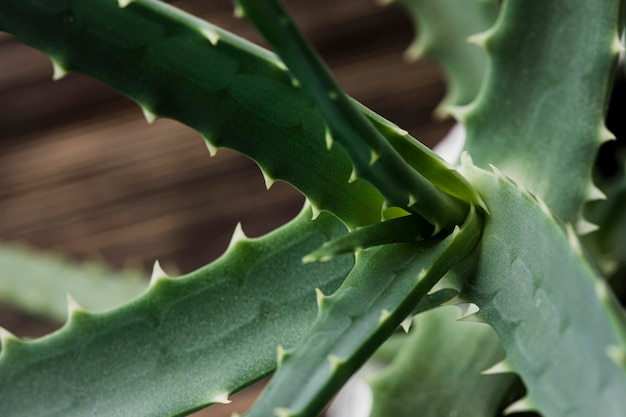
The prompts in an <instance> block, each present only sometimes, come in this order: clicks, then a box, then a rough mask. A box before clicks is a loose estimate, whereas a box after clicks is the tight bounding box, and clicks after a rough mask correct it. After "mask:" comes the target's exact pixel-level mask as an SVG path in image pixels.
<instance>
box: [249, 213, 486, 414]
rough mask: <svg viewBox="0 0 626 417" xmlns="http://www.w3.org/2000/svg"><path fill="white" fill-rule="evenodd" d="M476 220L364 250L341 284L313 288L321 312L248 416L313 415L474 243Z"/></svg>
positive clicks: (283, 355) (281, 354) (283, 360)
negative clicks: (331, 289) (445, 232)
mask: <svg viewBox="0 0 626 417" xmlns="http://www.w3.org/2000/svg"><path fill="white" fill-rule="evenodd" d="M480 229H481V221H480V219H479V217H478V216H477V215H476V213H475V211H474V210H473V209H472V210H471V212H470V215H469V216H468V219H467V220H466V222H465V223H464V224H463V226H462V227H461V228H460V229H459V228H458V227H457V228H456V229H455V231H454V232H453V233H452V234H451V235H449V236H448V237H447V238H445V239H444V240H440V241H438V240H433V241H424V242H421V243H405V244H402V243H400V244H391V245H385V246H381V247H377V248H372V249H368V250H365V251H363V252H362V253H361V254H360V255H359V256H358V257H357V261H356V264H355V267H354V269H353V270H352V272H351V273H350V275H348V277H347V278H346V280H345V281H344V283H343V284H342V286H341V287H340V288H339V289H338V290H337V292H335V293H334V294H332V295H330V296H324V295H323V294H319V293H318V304H319V313H318V317H317V320H316V321H315V323H314V324H313V327H312V328H311V330H310V331H309V332H308V333H307V335H306V336H305V337H304V338H303V339H302V341H301V342H300V343H299V345H298V346H297V347H296V348H295V349H294V350H293V351H284V350H281V351H279V364H278V370H277V372H276V374H275V375H274V377H273V378H272V380H271V381H270V383H269V385H268V387H267V388H266V390H265V391H264V393H263V394H262V395H261V398H260V399H259V400H258V401H257V403H256V404H255V405H254V406H253V408H252V410H251V411H250V412H249V413H248V414H247V417H257V416H258V417H267V416H271V415H273V414H274V415H276V416H279V417H305V416H308V417H314V416H316V415H317V414H318V413H319V412H321V410H322V409H323V407H324V406H325V405H326V403H327V402H328V401H330V399H331V398H332V396H333V395H334V394H335V393H336V392H337V391H338V390H339V388H340V387H341V386H342V385H343V384H344V383H345V382H346V380H347V379H348V378H349V377H350V376H351V375H352V374H353V373H354V372H356V371H357V370H358V368H359V367H360V366H361V365H362V364H363V363H364V362H365V361H366V360H367V358H368V357H369V356H370V355H371V354H372V353H373V352H374V351H375V350H376V348H377V347H378V346H380V345H381V344H382V343H383V342H384V341H385V340H386V339H387V338H388V337H389V336H391V334H392V333H393V332H394V330H395V329H396V328H397V327H398V326H399V325H400V323H401V322H402V320H404V319H405V318H406V317H407V316H408V315H409V314H410V313H411V311H412V310H413V308H414V307H415V306H416V305H417V304H418V302H419V301H420V300H421V299H422V298H423V297H424V296H425V295H426V294H427V293H428V292H429V291H430V290H431V288H432V287H433V286H434V285H435V284H436V283H437V282H438V281H439V279H440V278H441V277H442V276H443V275H444V274H445V273H446V272H448V271H449V270H450V269H451V268H452V267H453V266H454V265H456V264H457V263H458V262H460V261H461V260H462V259H463V258H465V256H467V255H468V254H469V253H470V252H471V251H472V250H473V249H474V248H475V245H476V243H477V242H478V240H479V237H480Z"/></svg>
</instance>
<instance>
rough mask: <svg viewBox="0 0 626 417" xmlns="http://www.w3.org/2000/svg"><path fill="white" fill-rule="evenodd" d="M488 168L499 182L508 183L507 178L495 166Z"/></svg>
mask: <svg viewBox="0 0 626 417" xmlns="http://www.w3.org/2000/svg"><path fill="white" fill-rule="evenodd" d="M489 168H491V171H492V172H493V173H494V175H495V176H496V177H498V179H499V180H501V181H506V182H509V179H508V178H507V176H506V175H504V174H503V173H502V171H500V170H499V169H498V168H497V167H496V166H495V165H492V164H489Z"/></svg>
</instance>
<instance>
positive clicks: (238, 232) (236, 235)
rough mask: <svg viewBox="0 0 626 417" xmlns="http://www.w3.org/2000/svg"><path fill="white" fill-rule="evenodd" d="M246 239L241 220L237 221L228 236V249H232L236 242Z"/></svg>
mask: <svg viewBox="0 0 626 417" xmlns="http://www.w3.org/2000/svg"><path fill="white" fill-rule="evenodd" d="M246 239H248V236H246V234H245V233H244V232H243V227H241V222H237V226H235V230H234V231H233V235H232V236H231V238H230V242H229V243H228V250H230V249H232V248H233V247H234V246H235V245H236V244H237V243H239V242H241V241H244V240H246Z"/></svg>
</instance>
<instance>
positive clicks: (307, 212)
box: [0, 0, 626, 417]
mask: <svg viewBox="0 0 626 417" xmlns="http://www.w3.org/2000/svg"><path fill="white" fill-rule="evenodd" d="M400 3H402V4H403V5H404V6H406V8H407V10H408V11H409V13H410V15H411V16H412V17H414V19H415V21H416V23H417V25H418V26H419V27H420V36H419V38H418V40H417V41H416V43H414V45H413V46H412V47H411V48H410V49H409V53H408V55H409V56H411V57H413V58H416V57H417V56H419V55H423V54H425V55H428V56H430V57H432V58H434V59H436V60H437V61H439V62H440V63H441V65H442V67H443V68H444V70H445V72H446V74H447V76H448V81H449V93H448V96H447V97H446V99H445V100H444V102H443V103H442V104H441V106H440V107H439V109H438V114H440V115H447V114H449V115H453V116H454V117H456V118H457V120H458V121H459V122H461V123H462V124H463V125H464V127H465V129H466V132H467V138H466V141H465V145H464V153H463V155H462V157H461V158H460V160H459V162H458V164H455V165H450V164H448V163H446V162H444V161H443V160H442V159H441V158H440V157H438V156H437V155H436V154H435V153H433V152H432V151H430V150H429V149H428V148H426V147H425V146H424V145H422V144H420V143H419V142H418V141H416V140H414V139H413V138H412V137H410V136H409V135H408V133H407V132H406V131H404V130H402V129H401V128H399V127H398V126H396V125H394V124H392V123H391V122H389V121H387V120H385V119H383V118H382V117H380V116H378V115H376V114H375V113H373V112H372V111H370V110H368V109H367V108H365V107H363V106H362V105H360V104H359V103H357V102H355V101H354V100H353V99H351V98H350V97H348V96H347V95H346V94H345V93H344V92H343V91H342V90H341V88H340V86H338V85H337V83H336V81H335V80H334V79H333V77H332V75H331V74H330V72H329V71H328V70H327V69H326V68H325V67H324V65H323V64H322V62H321V60H320V59H319V58H318V56H317V55H316V53H315V52H314V51H313V50H312V49H311V47H310V46H309V45H308V43H307V42H306V40H305V39H304V37H303V36H302V34H301V33H300V31H299V29H298V28H297V27H296V25H295V23H294V21H293V20H292V18H291V17H290V15H289V14H288V13H287V11H286V10H285V9H284V7H283V6H282V5H281V4H280V3H279V2H278V1H277V0H239V1H237V2H236V4H235V13H236V15H238V16H240V17H242V18H246V19H249V20H250V22H251V23H252V24H253V25H254V26H255V27H256V28H257V30H258V31H259V32H260V33H261V34H262V35H263V37H264V38H265V39H266V41H267V42H268V43H269V45H271V47H272V48H273V49H274V51H275V53H272V52H268V51H266V50H264V49H262V48H260V47H257V46H254V45H252V44H251V43H249V42H247V41H245V40H242V39H240V38H238V37H236V36H235V35H232V34H230V33H228V32H226V31H224V30H222V29H220V28H218V27H216V26H213V25H211V24H210V23H207V22H205V21H203V20H200V19H198V18H195V17H193V16H191V15H188V14H186V13H184V12H182V11H179V10H177V9H175V8H173V7H172V6H169V5H167V4H165V3H163V2H160V1H156V0H119V1H117V0H3V1H2V2H1V3H0V30H2V31H5V32H7V33H9V34H12V35H13V36H15V37H16V38H18V39H19V40H21V41H23V42H25V43H26V44H29V45H32V46H33V47H35V48H37V49H40V50H41V51H43V52H45V53H46V54H47V55H48V56H49V57H50V58H51V60H52V62H53V65H54V77H55V78H62V76H63V75H64V74H66V73H67V72H70V71H76V72H81V73H84V74H87V75H89V76H92V77H94V78H96V79H98V80H101V81H102V82H104V83H106V84H108V85H110V86H112V87H114V88H115V89H117V90H119V91H120V92H121V93H123V94H125V95H127V96H129V97H130V98H132V99H133V100H135V101H136V102H137V103H138V104H139V105H140V106H141V108H142V109H143V111H144V113H145V115H146V118H147V119H148V121H149V122H150V121H152V120H154V119H155V118H157V117H169V118H173V119H175V120H178V121H180V122H182V123H184V124H186V125H188V126H190V127H192V128H194V129H196V130H197V131H198V132H200V134H202V136H203V137H204V140H205V142H206V144H207V147H208V148H209V151H210V152H211V153H212V154H214V153H215V152H217V151H218V149H219V148H221V147H227V148H231V149H234V150H237V151H239V152H241V153H243V154H245V155H247V156H249V157H250V158H252V159H253V160H254V161H255V162H256V163H257V164H258V165H259V167H260V168H261V171H262V173H263V175H264V177H265V180H266V183H267V185H268V187H269V186H271V184H272V183H273V182H274V181H277V180H281V181H286V182H288V183H290V184H292V185H293V186H294V187H295V188H296V189H298V190H299V191H300V192H301V193H302V194H303V195H304V196H305V197H306V199H307V204H306V206H305V208H304V209H303V211H302V213H301V214H300V215H298V216H297V217H296V218H295V219H294V220H292V221H291V222H289V223H288V224H286V225H284V226H282V227H280V228H278V229H277V230H275V231H273V232H271V233H269V234H268V235H266V236H263V237H260V238H254V239H250V238H247V237H246V236H245V235H244V234H243V233H242V232H241V229H239V228H238V229H237V230H236V231H235V233H234V235H233V238H232V241H231V244H230V246H229V248H228V250H227V251H226V252H225V253H224V255H223V256H222V257H221V258H219V259H218V260H216V261H215V262H213V263H211V264H209V265H207V266H205V267H203V268H201V269H199V270H197V271H195V272H192V273H190V274H187V275H184V276H180V277H168V276H167V275H166V274H165V273H164V272H163V271H162V270H161V269H160V267H158V264H157V265H156V266H155V270H154V273H153V276H152V279H151V281H150V284H149V286H148V287H147V289H145V291H144V292H143V293H142V294H141V295H139V296H137V297H136V298H134V299H132V300H131V301H128V302H126V303H125V304H123V305H122V306H121V307H118V308H114V309H112V310H107V311H105V312H93V311H89V310H87V309H84V308H82V307H81V306H79V305H78V304H77V303H76V302H74V301H73V300H72V299H71V298H70V299H69V301H68V310H69V314H68V319H67V321H66V323H65V325H64V326H63V327H62V328H61V329H60V330H58V331H56V332H54V333H52V334H50V335H48V336H45V337H42V338H39V339H35V340H23V339H19V338H17V337H15V336H13V335H12V334H10V333H9V332H8V331H6V330H0V341H1V348H0V349H1V350H0V415H2V416H63V417H67V416H81V417H83V416H99V417H100V416H179V415H186V414H189V413H191V412H192V411H194V410H197V409H200V408H203V407H205V406H207V405H209V404H211V403H220V402H227V401H228V397H229V396H230V395H231V394H232V393H234V392H236V391H238V390H241V389H242V388H244V387H246V386H248V385H250V384H252V383H253V382H255V381H258V380H259V379H261V378H263V377H265V376H267V375H269V374H271V373H272V372H274V375H273V377H272V379H271V380H270V382H269V384H268V386H267V388H266V389H265V391H264V392H263V394H262V395H261V397H260V398H259V399H258V401H257V402H256V403H255V405H254V406H253V407H252V409H251V410H250V411H249V412H248V413H247V414H246V416H249V417H253V416H258V417H271V416H276V417H303V416H311V417H313V416H316V415H318V414H319V413H321V412H322V411H323V409H324V408H325V406H326V405H327V404H328V403H329V402H330V401H331V399H332V398H333V396H334V395H335V394H336V392H337V391H338V390H339V389H340V388H341V386H342V385H343V384H344V383H345V382H346V381H347V380H348V379H349V378H350V376H351V375H352V374H354V373H355V372H356V371H357V370H358V369H359V368H360V367H361V366H362V365H363V364H364V363H365V362H366V361H367V360H368V359H369V358H370V357H371V356H372V355H373V354H374V353H375V352H376V350H377V349H378V348H379V347H380V346H381V345H382V344H383V343H384V342H385V341H386V340H388V339H393V340H397V341H399V346H400V347H399V348H397V352H396V354H395V355H394V357H393V358H392V359H391V363H390V364H389V365H388V366H387V367H386V368H385V369H384V371H382V373H380V374H379V375H377V376H375V377H374V378H373V380H372V382H371V386H372V389H373V395H374V405H373V409H372V412H371V415H372V416H373V417H386V416H396V417H402V416H416V415H419V416H459V415H463V416H470V417H471V416H482V417H487V416H489V417H491V416H493V417H496V416H500V415H502V413H503V412H504V413H516V412H536V413H539V414H540V415H542V416H545V417H589V416H602V417H623V416H624V415H626V402H624V398H626V321H625V316H624V310H623V307H622V306H621V305H620V303H619V301H618V299H617V298H616V296H615V294H614V292H613V290H612V285H616V281H611V280H609V275H611V274H610V273H608V272H607V269H606V268H602V265H605V264H607V262H612V263H613V264H618V265H621V262H622V259H621V258H620V256H619V253H617V252H615V251H607V250H600V249H598V247H599V246H598V245H595V244H594V242H598V241H601V242H605V241H607V240H609V241H614V240H615V239H616V238H615V236H614V235H611V233H612V231H613V230H615V229H616V227H617V226H616V224H621V223H622V222H621V219H620V216H615V215H612V216H610V215H607V214H606V213H609V212H610V213H615V212H617V213H619V209H620V207H621V208H622V209H623V205H620V200H621V198H620V195H621V194H620V193H619V192H614V193H613V192H608V198H607V201H606V202H604V203H603V204H604V206H603V207H611V208H612V211H611V210H608V209H606V210H598V211H597V212H596V214H597V216H596V217H598V218H597V219H595V218H594V221H595V222H597V223H598V224H599V225H600V226H601V227H600V229H599V230H598V231H596V232H594V235H593V236H596V237H597V238H596V239H595V240H594V239H587V238H585V240H584V242H583V243H581V239H579V236H581V235H583V234H588V233H589V232H590V231H591V229H592V228H593V226H592V224H591V223H590V222H589V221H588V219H586V217H585V212H584V207H585V205H586V203H587V202H589V201H592V200H597V199H598V198H600V197H601V195H602V194H601V193H600V192H599V190H598V189H597V188H596V187H595V186H594V184H593V182H592V173H593V172H592V171H593V166H594V161H595V158H596V155H597V153H598V149H599V147H600V146H601V144H602V143H603V142H604V141H607V140H609V139H611V137H612V136H611V134H610V133H609V131H608V130H607V129H606V128H605V122H604V120H605V113H606V108H607V101H608V97H609V95H610V92H611V88H612V83H613V78H614V73H615V70H616V68H617V58H618V54H619V52H620V51H621V50H622V49H623V48H622V45H621V43H620V41H619V38H620V35H621V34H622V33H623V18H624V12H625V7H626V6H625V5H624V2H623V1H620V0H587V1H581V0H562V1H558V2H556V1H540V0H505V1H503V2H501V4H500V3H499V2H495V1H490V0H462V1H461V0H445V1H444V0H402V1H400ZM470 35H472V36H471V37H470V40H471V41H472V42H473V44H469V43H468V42H467V38H468V36H470ZM477 45H478V46H477ZM270 102H271V104H268V103H270ZM617 188H618V189H619V187H617ZM616 210H617V211H616ZM603 213H604V214H603ZM607 236H609V237H607ZM617 240H618V241H619V239H618V238H617ZM588 253H592V254H594V255H593V257H592V256H591V255H588ZM44 267H45V266H44ZM11 268H12V270H15V269H16V268H15V267H14V266H11ZM613 270H615V268H613ZM24 273H25V274H27V273H28V271H26V270H25V271H24ZM14 275H15V276H16V277H17V278H16V279H17V280H19V271H18V272H17V273H15V274H14ZM64 275H68V276H69V275H70V274H69V273H67V274H65V273H64ZM101 285H104V284H103V283H102V282H101V281H99V280H96V279H94V281H93V291H94V292H95V293H98V291H99V288H100V286H101ZM7 288H9V290H7V291H9V292H10V291H13V292H16V293H18V292H20V291H21V290H20V288H19V286H17V285H14V286H10V285H8V286H7ZM132 288H133V289H132V291H131V290H129V291H131V292H132V293H133V294H136V289H137V286H136V283H134V284H133V286H132ZM38 302H40V300H34V299H32V298H30V299H29V298H28V297H26V298H24V303H38ZM455 304H458V305H461V306H466V307H467V306H469V307H470V312H469V314H467V315H466V316H464V317H463V318H462V319H461V320H460V322H459V321H457V320H455V318H456V317H455V314H453V313H454V312H450V307H441V306H442V305H455ZM413 321H416V322H417V323H418V326H417V329H412V330H409V334H408V335H406V336H402V335H399V334H398V328H399V327H400V326H401V325H404V326H403V327H405V328H407V327H408V325H409V324H410V323H412V322H413ZM476 322H480V323H476ZM485 323H486V325H485Z"/></svg>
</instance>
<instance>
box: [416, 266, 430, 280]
mask: <svg viewBox="0 0 626 417" xmlns="http://www.w3.org/2000/svg"><path fill="white" fill-rule="evenodd" d="M426 275H428V271H427V270H426V269H424V268H422V270H421V271H420V272H419V274H417V280H418V281H421V280H423V279H424V278H426Z"/></svg>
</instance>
